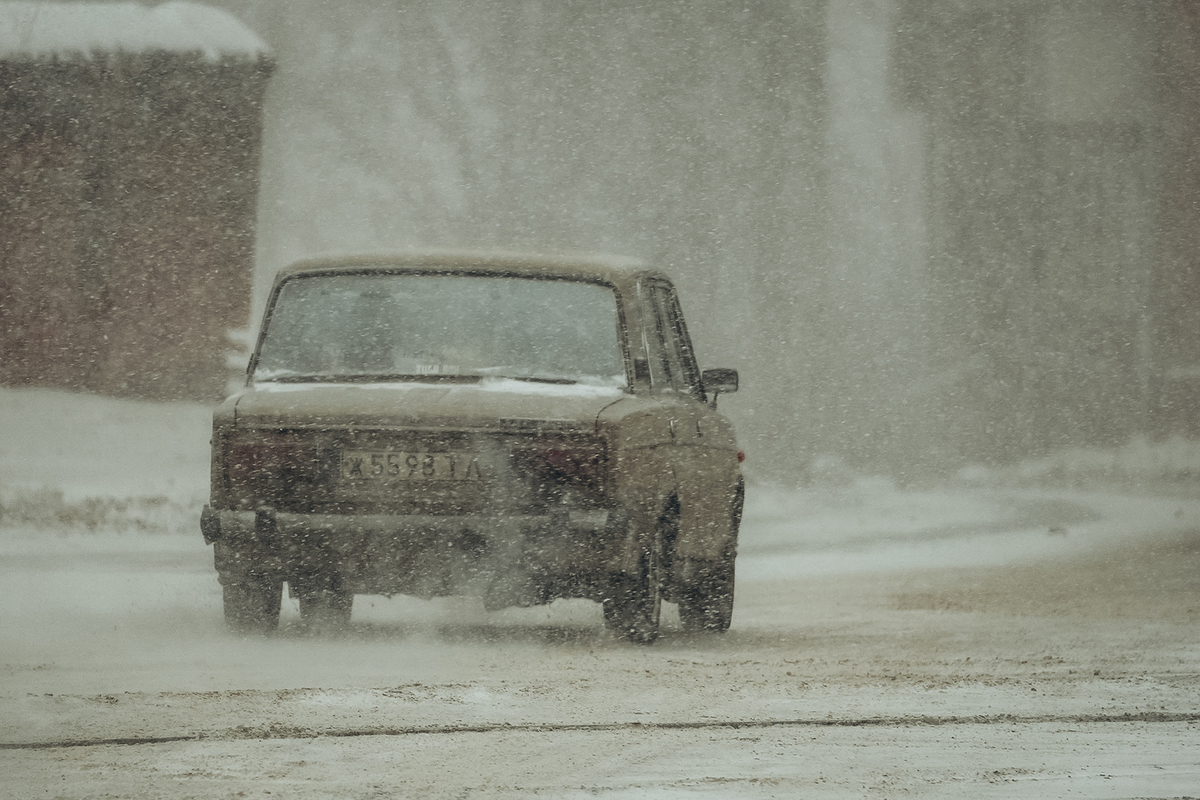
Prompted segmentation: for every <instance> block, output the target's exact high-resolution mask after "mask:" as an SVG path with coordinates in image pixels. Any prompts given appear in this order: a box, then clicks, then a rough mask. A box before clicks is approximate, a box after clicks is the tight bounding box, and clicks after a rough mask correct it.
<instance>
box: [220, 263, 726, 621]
mask: <svg viewBox="0 0 1200 800" xmlns="http://www.w3.org/2000/svg"><path fill="white" fill-rule="evenodd" d="M736 388H737V373H736V371H734V370H732V369H712V370H706V371H704V372H703V373H701V372H700V370H699V369H698V368H697V364H696V359H695V356H694V354H693V351H692V344H691V340H690V339H689V337H688V333H687V328H686V326H685V324H684V319H683V314H682V311H681V310H680V305H679V301H678V299H677V297H676V292H675V289H674V287H673V286H672V284H671V282H670V281H669V280H668V279H667V278H666V277H665V276H664V275H663V274H662V273H660V272H657V271H654V270H651V269H647V268H644V267H641V266H638V265H633V264H621V263H613V262H612V261H611V260H602V259H572V260H561V259H546V258H533V257H520V256H513V255H478V254H474V255H473V254H431V255H424V256H402V257H360V258H351V259H340V260H332V261H315V262H305V263H301V264H298V265H296V266H293V267H291V268H289V269H287V270H284V271H283V272H282V273H281V274H280V275H279V276H278V277H277V279H276V281H275V284H274V288H273V290H272V292H271V295H270V299H269V301H268V305H267V309H266V313H265V316H264V321H263V324H262V329H261V332H260V334H259V338H258V343H257V347H256V348H255V351H254V353H253V355H252V357H251V359H250V365H249V371H248V378H247V382H246V387H245V389H244V390H243V391H241V392H240V393H238V394H236V395H234V396H233V397H231V398H229V399H228V400H227V401H226V402H225V403H224V404H223V405H221V406H220V407H219V408H218V409H217V411H216V413H215V415H214V420H213V438H212V488H211V500H210V504H209V505H208V506H207V507H205V509H204V511H203V515H202V519H201V527H202V530H203V533H204V536H205V539H206V541H208V542H211V543H213V544H214V551H215V553H214V558H215V563H216V569H217V574H218V577H219V579H220V582H221V585H222V589H223V597H224V604H225V619H226V621H227V623H228V624H229V626H230V627H231V628H233V629H234V630H238V631H243V632H247V631H266V630H271V629H273V628H275V627H276V626H277V624H278V620H279V610H280V600H281V591H282V586H283V584H284V583H285V582H286V584H287V585H288V587H289V591H290V592H292V593H293V594H294V595H295V596H297V597H298V598H299V602H300V612H301V617H302V619H303V620H304V621H305V622H306V623H307V624H308V625H310V626H312V627H315V628H329V627H334V628H336V627H339V626H342V625H344V624H346V623H347V622H348V620H349V617H350V612H351V606H352V602H353V597H354V595H355V594H387V595H391V594H410V595H415V596H418V597H434V596H441V595H451V594H463V595H474V596H478V597H481V598H482V599H483V602H484V604H485V606H486V607H488V608H501V607H505V606H511V605H532V604H539V603H549V602H550V601H552V600H554V599H556V598H564V597H582V598H589V599H592V600H595V601H597V602H599V603H601V605H602V607H603V611H604V619H605V621H606V623H607V625H608V627H609V628H610V629H611V630H612V631H613V632H614V633H616V634H617V635H618V636H620V637H622V638H625V639H628V640H630V641H635V642H640V643H649V642H652V641H654V640H655V638H656V637H657V636H658V630H659V616H660V609H661V604H662V602H663V601H668V602H674V603H677V604H678V605H679V612H680V619H681V621H682V624H683V626H684V628H685V629H686V630H691V631H697V632H700V631H713V632H720V631H724V630H725V629H727V628H728V627H729V624H730V619H731V617H732V614H733V589H734V560H735V558H736V552H737V531H738V524H739V521H740V517H741V508H742V496H743V482H742V477H741V473H740V467H739V463H740V461H741V459H742V455H741V453H740V452H739V451H738V449H737V445H736V442H735V439H734V434H733V430H732V427H731V425H730V423H729V422H728V420H727V419H726V418H725V417H723V416H722V415H721V414H719V413H718V412H717V411H716V408H715V406H716V398H717V395H718V394H721V393H726V392H731V391H734V390H735V389H736Z"/></svg>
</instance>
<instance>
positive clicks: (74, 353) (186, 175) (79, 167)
mask: <svg viewBox="0 0 1200 800" xmlns="http://www.w3.org/2000/svg"><path fill="white" fill-rule="evenodd" d="M271 69H272V62H271V60H270V58H269V56H268V54H267V50H266V47H265V45H264V44H263V43H262V41H261V40H259V39H258V37H257V36H255V35H254V34H253V33H252V32H251V31H250V30H248V29H247V28H245V27H244V26H242V25H241V24H240V23H239V22H237V21H236V20H235V19H234V18H233V17H231V16H229V15H228V14H227V13H226V12H224V11H219V10H216V9H213V8H208V7H205V6H201V5H197V4H193V3H185V2H171V3H167V4H165V5H161V6H158V7H156V8H153V9H152V8H148V7H144V6H141V5H136V4H133V3H86V4H85V3H72V4H54V3H0V108H3V115H2V116H0V383H3V384H7V385H12V386H19V385H37V386H54V387H63V388H69V389H76V390H85V391H95V392H101V393H108V394H115V395H125V396H134V397H144V398H154V399H177V398H189V399H207V398H213V397H216V396H219V395H220V394H221V392H223V391H224V388H225V385H226V381H227V372H228V367H227V365H226V358H227V353H228V351H229V350H230V348H231V347H232V344H231V342H230V341H229V339H228V334H229V332H230V330H231V329H241V328H244V327H245V326H246V324H247V322H248V319H249V302H250V287H251V281H252V266H253V265H252V261H253V253H254V230H255V206H256V197H257V189H258V170H259V156H260V141H261V129H262V122H261V117H262V113H261V102H262V97H263V93H264V91H265V86H266V82H267V78H268V76H269V74H270V72H271Z"/></svg>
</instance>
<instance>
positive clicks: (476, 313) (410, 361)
mask: <svg viewBox="0 0 1200 800" xmlns="http://www.w3.org/2000/svg"><path fill="white" fill-rule="evenodd" d="M619 341H620V340H619V331H618V314H617V300H616V295H615V293H614V291H613V290H612V289H611V288H609V287H607V286H601V285H598V284H594V283H584V282H580V281H572V280H541V279H531V278H521V277H509V276H475V275H422V274H396V273H384V274H350V275H311V276H300V277H296V278H292V279H291V280H288V281H287V282H285V283H284V284H283V286H282V287H281V289H280V292H279V295H278V297H277V299H276V301H275V304H274V306H273V307H272V309H271V315H270V321H269V324H268V327H267V330H266V334H265V336H264V338H263V341H262V344H261V346H260V348H259V353H258V359H257V362H256V366H255V370H254V375H253V377H254V380H256V381H303V380H313V381H316V380H364V379H367V380H369V379H389V378H390V379H411V378H414V377H420V378H423V379H448V380H454V379H456V378H457V379H470V380H476V379H480V378H485V377H497V378H514V379H518V380H532V381H548V382H554V383H593V384H603V385H609V386H621V385H624V384H625V367H624V361H623V359H622V357H621V348H620V344H619Z"/></svg>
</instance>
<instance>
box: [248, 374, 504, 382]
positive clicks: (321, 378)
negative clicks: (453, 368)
mask: <svg viewBox="0 0 1200 800" xmlns="http://www.w3.org/2000/svg"><path fill="white" fill-rule="evenodd" d="M480 380H482V377H481V376H479V375H457V374H436V373H435V374H431V375H411V374H407V373H405V374H402V375H401V374H370V373H352V374H349V375H277V376H275V377H271V378H255V379H254V382H255V383H406V382H409V381H413V382H418V383H479V381H480Z"/></svg>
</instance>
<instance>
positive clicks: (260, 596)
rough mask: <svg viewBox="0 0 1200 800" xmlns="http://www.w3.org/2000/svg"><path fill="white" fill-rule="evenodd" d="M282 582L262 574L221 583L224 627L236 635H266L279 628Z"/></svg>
mask: <svg viewBox="0 0 1200 800" xmlns="http://www.w3.org/2000/svg"><path fill="white" fill-rule="evenodd" d="M282 594H283V584H282V582H280V581H273V580H271V579H269V578H264V577H250V576H247V577H244V578H242V579H241V580H239V581H236V582H234V581H231V582H229V583H225V584H223V585H222V586H221V599H222V601H223V603H224V606H225V626H226V627H227V628H228V629H229V630H230V631H232V632H233V633H237V634H243V635H245V634H267V633H270V632H271V631H273V630H275V629H276V628H277V627H279V605H280V601H281V600H282Z"/></svg>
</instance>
